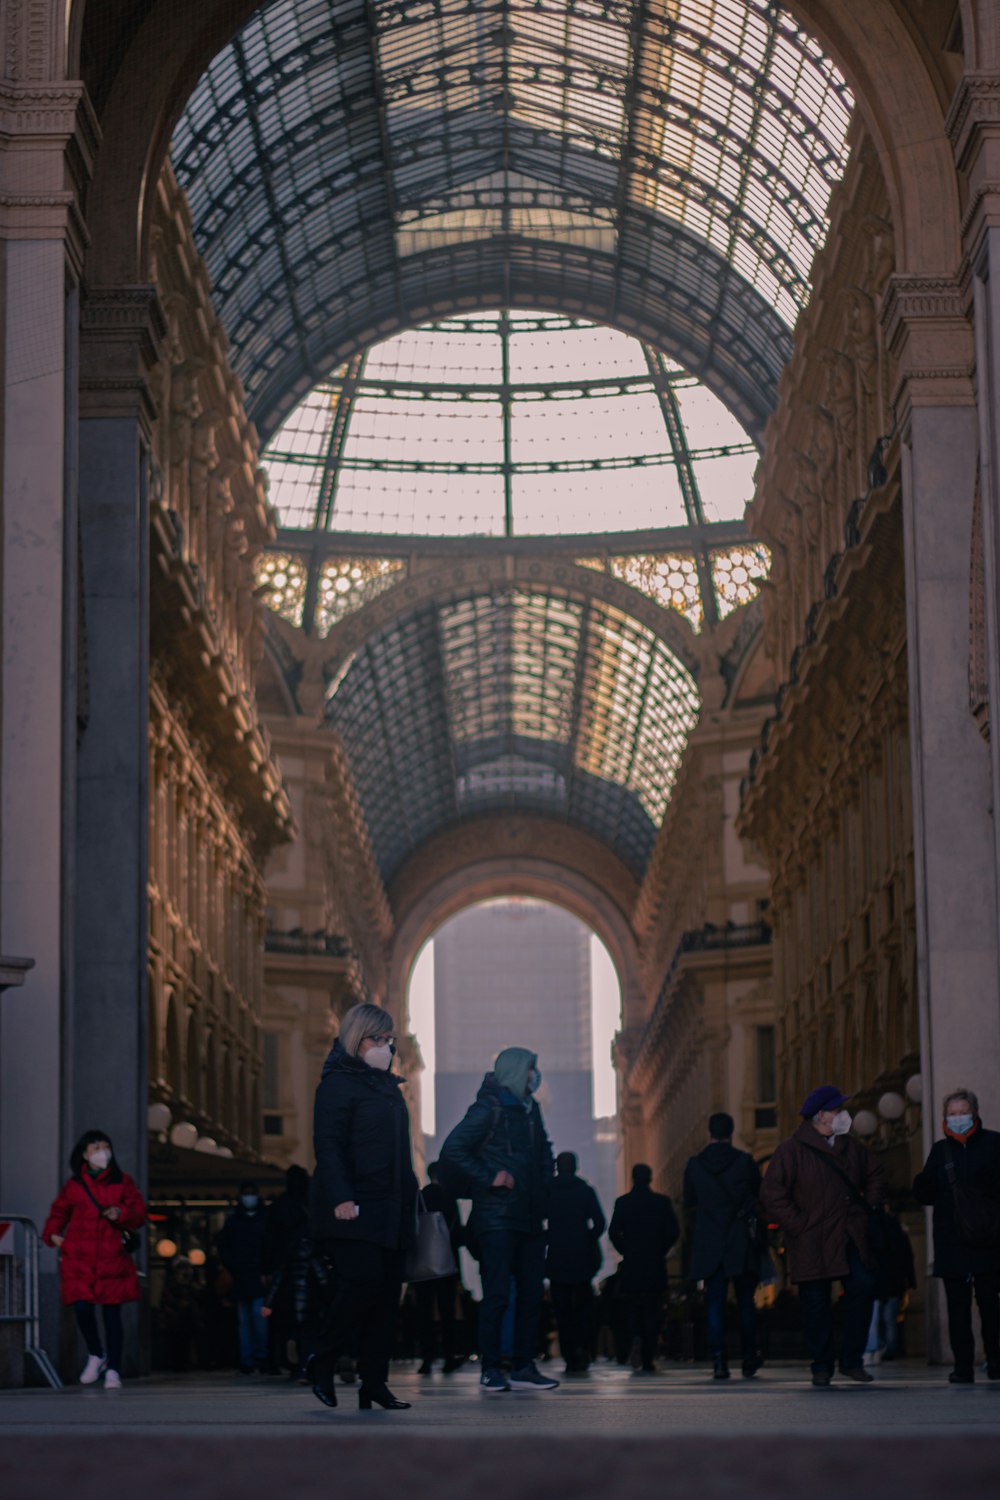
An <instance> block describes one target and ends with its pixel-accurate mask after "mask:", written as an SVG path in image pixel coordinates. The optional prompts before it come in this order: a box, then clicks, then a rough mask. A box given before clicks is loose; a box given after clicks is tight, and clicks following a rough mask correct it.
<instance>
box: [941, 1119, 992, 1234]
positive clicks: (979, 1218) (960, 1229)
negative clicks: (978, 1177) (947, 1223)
mask: <svg viewBox="0 0 1000 1500" xmlns="http://www.w3.org/2000/svg"><path fill="white" fill-rule="evenodd" d="M947 1149H948V1155H947V1157H946V1159H945V1164H944V1173H945V1176H946V1177H947V1179H948V1186H949V1187H950V1188H951V1196H952V1199H953V1201H954V1204H955V1229H956V1232H957V1234H958V1237H959V1239H960V1240H961V1241H962V1243H963V1245H969V1246H971V1247H972V1248H974V1249H976V1250H995V1249H997V1248H998V1247H1000V1198H994V1197H992V1196H991V1195H990V1194H989V1193H987V1192H984V1191H983V1189H982V1188H979V1187H977V1186H976V1185H975V1183H972V1182H959V1180H958V1177H957V1174H956V1172H955V1156H954V1151H955V1148H954V1146H953V1145H952V1144H951V1142H950V1141H949V1142H948V1148H947Z"/></svg>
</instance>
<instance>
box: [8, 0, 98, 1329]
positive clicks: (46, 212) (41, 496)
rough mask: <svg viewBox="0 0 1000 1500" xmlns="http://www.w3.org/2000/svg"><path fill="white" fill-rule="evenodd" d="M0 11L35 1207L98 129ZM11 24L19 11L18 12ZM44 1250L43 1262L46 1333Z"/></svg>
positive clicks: (49, 1044)
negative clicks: (82, 281)
mask: <svg viewBox="0 0 1000 1500" xmlns="http://www.w3.org/2000/svg"><path fill="white" fill-rule="evenodd" d="M15 19H17V18H14V17H9V18H8V20H9V21H10V23H11V27H10V32H9V35H8V36H7V38H6V41H7V52H6V54H5V67H4V70H3V71H4V77H3V80H2V81H0V328H2V330H3V331H2V335H0V390H2V401H0V462H2V466H3V471H2V482H0V574H2V576H0V645H2V651H3V674H2V689H0V741H2V742H0V952H3V953H15V954H24V955H26V957H28V958H31V959H33V960H34V967H32V968H31V970H30V972H25V974H24V979H25V982H24V984H23V985H22V986H21V987H20V988H19V989H16V990H11V991H9V992H8V993H7V994H6V995H5V996H4V999H3V1004H2V1005H0V1202H2V1203H3V1206H4V1207H5V1208H8V1209H9V1210H10V1211H11V1212H20V1213H26V1214H30V1215H31V1216H32V1218H34V1219H35V1220H36V1221H38V1222H40V1221H41V1220H42V1219H43V1218H44V1216H45V1213H46V1211H47V1209H48V1206H49V1204H50V1202H51V1200H52V1197H53V1195H54V1192H55V1190H56V1188H57V1186H58V1182H59V1180H60V1177H61V1176H65V1167H66V1144H67V1129H66V1125H65V1122H64V1117H63V1116H62V1114H61V1111H60V1086H61V1080H62V1076H63V1071H64V1068H63V1057H62V1055H61V1046H62V1040H61V1039H62V1035H63V1031H64V1024H65V1015H66V1010H67V1007H68V1006H69V1004H70V1002H71V997H72V968H71V965H72V917H71V901H72V895H73V797H74V788H73V759H74V754H75V749H74V741H75V733H76V720H77V708H78V691H77V690H78V679H77V661H76V626H77V619H76V605H77V600H76V546H75V542H76V488H75V468H76V451H75V444H74V432H75V386H76V348H77V338H76V327H77V292H76V287H77V285H78V280H79V274H80V267H81V263H82V253H83V229H82V221H81V218H80V214H79V208H78V201H79V191H80V188H81V185H82V183H83V182H84V181H85V180H86V178H87V177H88V176H89V173H90V168H91V162H92V158H93V152H94V149H95V144H96V127H95V125H94V120H93V115H92V113H91V111H90V107H89V105H88V103H87V101H86V98H85V96H84V94H83V89H82V86H81V85H79V84H67V83H61V82H50V81H48V80H49V79H50V78H51V77H52V75H53V74H55V73H56V72H57V68H56V66H55V65H54V63H53V60H52V58H51V57H50V56H49V55H48V53H47V51H46V47H47V44H48V42H49V41H51V37H49V35H48V33H47V32H46V31H45V29H44V28H42V30H41V31H38V30H37V28H36V33H35V34H33V35H32V36H30V37H29V35H28V34H27V33H26V32H25V31H24V29H23V27H22V29H20V30H19V29H17V27H15V26H14V24H13V22H14V21H15ZM20 19H21V21H22V22H23V20H24V17H23V16H22V17H21V18H20ZM55 1283H56V1268H55V1257H54V1256H50V1255H48V1254H47V1253H46V1255H45V1256H44V1257H43V1263H42V1295H43V1319H44V1328H43V1336H44V1342H45V1343H46V1344H47V1345H48V1347H49V1348H50V1349H51V1348H55V1347H56V1344H57V1337H56V1334H55V1324H54V1319H55V1315H56V1310H57V1306H58V1298H57V1292H56V1285H55Z"/></svg>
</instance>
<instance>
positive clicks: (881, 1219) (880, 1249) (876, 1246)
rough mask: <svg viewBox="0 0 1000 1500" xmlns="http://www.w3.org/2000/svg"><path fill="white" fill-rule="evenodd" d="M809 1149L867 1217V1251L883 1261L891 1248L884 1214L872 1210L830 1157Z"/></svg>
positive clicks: (877, 1210) (815, 1147)
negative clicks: (835, 1176) (834, 1175)
mask: <svg viewBox="0 0 1000 1500" xmlns="http://www.w3.org/2000/svg"><path fill="white" fill-rule="evenodd" d="M809 1149H810V1150H812V1151H815V1153H816V1155H817V1156H818V1157H819V1159H820V1161H822V1162H825V1163H826V1165H827V1166H828V1167H829V1168H830V1171H831V1172H836V1174H837V1176H838V1177H839V1178H840V1180H841V1182H843V1183H844V1184H845V1185H846V1187H847V1191H848V1192H849V1193H850V1195H851V1198H852V1200H853V1201H854V1202H855V1203H857V1204H859V1205H860V1206H861V1207H862V1208H863V1209H864V1211H865V1213H866V1214H867V1215H868V1246H869V1249H870V1250H871V1252H872V1254H873V1255H874V1257H875V1259H876V1260H884V1259H885V1257H886V1256H887V1255H888V1254H889V1252H890V1250H891V1248H892V1242H891V1240H890V1238H889V1235H890V1231H889V1228H888V1225H887V1223H886V1217H885V1214H884V1213H883V1212H882V1210H881V1209H880V1208H874V1207H873V1206H872V1205H871V1204H870V1203H869V1202H868V1199H867V1198H866V1197H865V1195H864V1193H861V1192H859V1191H858V1189H857V1188H856V1187H855V1185H854V1183H853V1182H852V1181H851V1179H850V1178H849V1177H848V1175H847V1173H846V1172H845V1171H844V1170H843V1169H842V1168H841V1167H838V1166H837V1163H836V1162H835V1161H834V1160H833V1158H832V1156H830V1155H826V1156H824V1155H823V1152H822V1151H820V1149H819V1148H818V1147H817V1146H811V1147H810V1148H809ZM826 1150H827V1152H829V1150H830V1148H829V1147H827V1148H826Z"/></svg>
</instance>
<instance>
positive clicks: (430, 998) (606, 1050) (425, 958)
mask: <svg viewBox="0 0 1000 1500" xmlns="http://www.w3.org/2000/svg"><path fill="white" fill-rule="evenodd" d="M590 943H591V1046H592V1058H593V1075H594V1115H595V1117H596V1118H598V1119H599V1118H601V1117H603V1116H605V1115H613V1114H615V1113H616V1111H617V1100H616V1097H615V1074H614V1068H613V1067H612V1063H611V1043H612V1041H613V1039H614V1035H615V1032H616V1031H617V1030H618V1029H619V1026H620V1024H621V988H620V985H619V983H618V975H617V973H616V971H615V966H614V964H613V963H612V961H611V956H610V954H609V953H608V951H607V949H606V948H605V946H604V944H603V943H602V942H601V940H600V938H598V937H597V936H596V935H595V934H594V933H591V937H590ZM409 1009H410V1030H411V1031H412V1033H413V1035H414V1036H415V1037H416V1039H417V1042H418V1043H419V1045H420V1051H421V1055H422V1056H423V1060H424V1074H423V1078H422V1082H421V1124H422V1126H423V1129H424V1133H425V1134H426V1135H433V1134H434V1133H435V1125H436V1122H435V1110H434V1076H435V1052H434V939H433V938H431V939H430V941H429V942H427V943H426V944H425V946H424V947H423V949H422V950H421V952H420V954H419V956H418V958H417V961H416V963H415V964H414V966H413V974H412V976H411V978H410V994H409ZM490 1062H491V1059H490V1058H484V1059H483V1072H486V1070H487V1068H488V1067H489V1064H490ZM541 1063H542V1068H543V1071H544V1066H545V1059H544V1057H542V1058H541Z"/></svg>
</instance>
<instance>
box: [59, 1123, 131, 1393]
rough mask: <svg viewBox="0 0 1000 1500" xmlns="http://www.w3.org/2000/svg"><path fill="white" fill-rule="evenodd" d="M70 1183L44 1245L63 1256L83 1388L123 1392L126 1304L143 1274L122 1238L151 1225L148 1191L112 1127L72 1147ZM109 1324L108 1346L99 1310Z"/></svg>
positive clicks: (63, 1284) (64, 1289) (62, 1278)
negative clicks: (130, 1169)
mask: <svg viewBox="0 0 1000 1500" xmlns="http://www.w3.org/2000/svg"><path fill="white" fill-rule="evenodd" d="M69 1171H70V1175H69V1180H68V1181H67V1182H66V1183H65V1184H64V1185H63V1187H62V1189H61V1191H60V1193H59V1196H58V1197H57V1198H56V1200H55V1202H54V1203H53V1205H52V1207H51V1208H50V1209H49V1216H48V1218H47V1219H46V1221H45V1227H44V1228H43V1230H42V1240H43V1241H44V1243H45V1244H46V1245H51V1246H52V1247H53V1248H54V1249H56V1250H58V1251H59V1289H60V1294H61V1298H62V1302H63V1306H64V1307H72V1309H73V1311H74V1313H75V1314H76V1322H77V1327H78V1328H79V1330H80V1332H81V1334H82V1335H83V1341H84V1343H85V1344H86V1346H87V1362H86V1364H85V1365H84V1367H83V1370H82V1371H81V1373H80V1384H81V1385H94V1384H96V1382H97V1381H98V1380H100V1378H101V1376H102V1375H103V1376H104V1388H105V1390H108V1391H118V1390H121V1384H122V1374H121V1371H122V1349H123V1344H124V1334H123V1329H122V1306H123V1304H124V1303H126V1302H138V1300H139V1277H138V1273H137V1272H136V1268H135V1261H134V1260H133V1259H132V1256H131V1254H129V1252H128V1250H127V1248H126V1245H125V1242H124V1238H123V1235H124V1234H125V1233H127V1232H128V1231H132V1232H133V1233H134V1232H135V1231H136V1230H138V1229H141V1228H142V1226H143V1224H145V1222H146V1205H145V1203H144V1201H143V1198H142V1194H141V1193H140V1192H139V1189H138V1188H137V1187H136V1185H135V1183H134V1182H133V1181H132V1178H131V1177H129V1175H128V1173H127V1172H123V1171H122V1169H121V1167H120V1166H119V1165H118V1163H117V1161H116V1160H115V1151H114V1147H113V1146H112V1144H111V1137H110V1136H109V1135H108V1133H107V1131H106V1130H87V1131H84V1133H83V1135H82V1136H81V1137H80V1139H79V1140H78V1141H77V1143H76V1145H75V1146H74V1147H73V1151H72V1154H71V1156H70V1159H69ZM98 1308H100V1309H101V1317H102V1319H103V1322H104V1343H103V1345H102V1343H101V1335H100V1332H99V1331H98V1327H97V1309H98Z"/></svg>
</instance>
